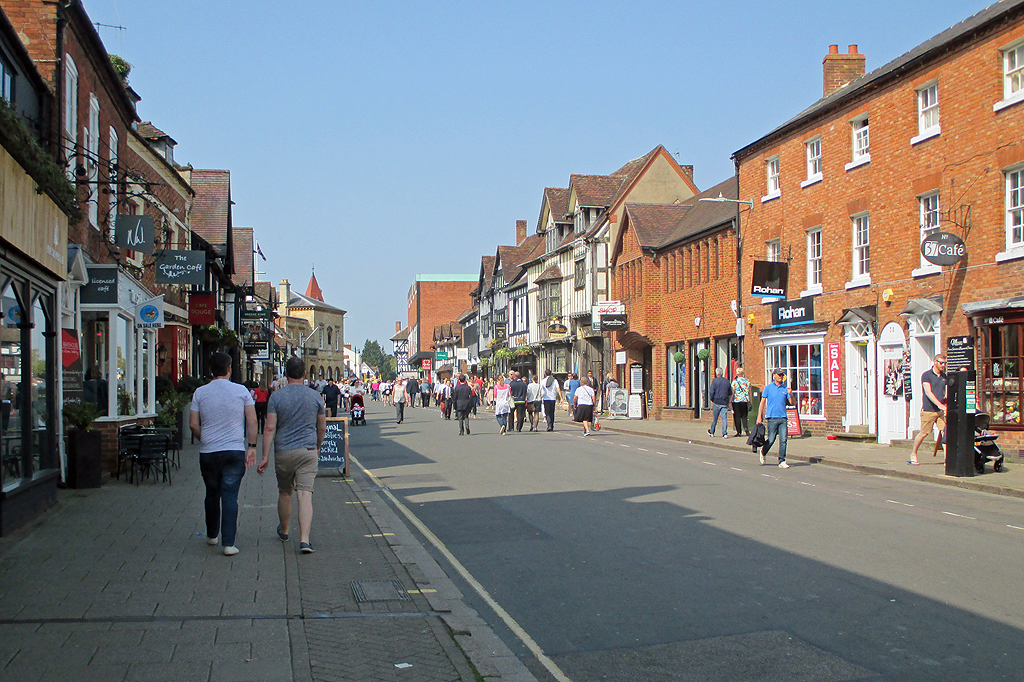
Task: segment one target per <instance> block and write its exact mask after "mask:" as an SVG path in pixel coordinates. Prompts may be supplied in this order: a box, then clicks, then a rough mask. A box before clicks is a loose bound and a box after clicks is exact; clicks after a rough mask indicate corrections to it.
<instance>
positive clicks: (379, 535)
mask: <svg viewBox="0 0 1024 682" xmlns="http://www.w3.org/2000/svg"><path fill="white" fill-rule="evenodd" d="M391 535H394V533H369V534H367V535H364V536H363V537H364V538H386V537H388V536H391Z"/></svg>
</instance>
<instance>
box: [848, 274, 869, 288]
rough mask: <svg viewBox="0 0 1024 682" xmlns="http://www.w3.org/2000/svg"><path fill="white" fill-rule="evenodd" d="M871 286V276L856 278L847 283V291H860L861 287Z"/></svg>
mask: <svg viewBox="0 0 1024 682" xmlns="http://www.w3.org/2000/svg"><path fill="white" fill-rule="evenodd" d="M870 284H871V275H867V276H866V277H854V278H853V279H852V280H850V281H849V282H847V283H846V288H847V289H859V288H860V287H866V286H868V285H870Z"/></svg>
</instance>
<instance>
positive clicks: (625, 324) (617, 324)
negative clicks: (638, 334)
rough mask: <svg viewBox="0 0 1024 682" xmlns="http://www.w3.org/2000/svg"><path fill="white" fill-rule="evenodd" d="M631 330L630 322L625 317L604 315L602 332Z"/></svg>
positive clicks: (602, 317)
mask: <svg viewBox="0 0 1024 682" xmlns="http://www.w3.org/2000/svg"><path fill="white" fill-rule="evenodd" d="M628 330H629V320H628V319H627V318H626V316H625V315H602V316H601V331H603V332H624V331H628Z"/></svg>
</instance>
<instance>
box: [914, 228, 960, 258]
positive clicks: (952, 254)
mask: <svg viewBox="0 0 1024 682" xmlns="http://www.w3.org/2000/svg"><path fill="white" fill-rule="evenodd" d="M921 255H922V256H924V259H925V260H926V261H928V262H929V263H932V264H933V265H956V264H957V263H959V262H960V261H961V260H963V259H964V258H966V257H967V245H966V244H964V240H963V239H960V237H958V236H956V235H955V234H952V233H951V232H933V233H932V234H930V235H928V236H927V237H925V238H924V240H923V241H922V242H921Z"/></svg>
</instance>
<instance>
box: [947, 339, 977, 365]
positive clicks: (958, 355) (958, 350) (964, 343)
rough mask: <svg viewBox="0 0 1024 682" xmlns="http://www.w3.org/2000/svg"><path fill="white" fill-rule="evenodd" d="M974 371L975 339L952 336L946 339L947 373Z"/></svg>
mask: <svg viewBox="0 0 1024 682" xmlns="http://www.w3.org/2000/svg"><path fill="white" fill-rule="evenodd" d="M970 369H974V337H973V336H951V337H949V338H948V339H946V373H947V374H949V373H950V372H965V371H967V370H970Z"/></svg>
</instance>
